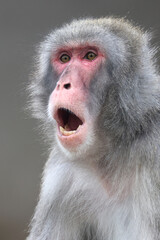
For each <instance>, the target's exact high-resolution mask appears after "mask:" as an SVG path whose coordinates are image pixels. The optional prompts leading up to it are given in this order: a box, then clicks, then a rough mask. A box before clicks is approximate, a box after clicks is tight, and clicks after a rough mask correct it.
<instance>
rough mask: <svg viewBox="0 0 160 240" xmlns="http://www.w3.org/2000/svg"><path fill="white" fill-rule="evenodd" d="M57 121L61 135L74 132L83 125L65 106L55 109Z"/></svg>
mask: <svg viewBox="0 0 160 240" xmlns="http://www.w3.org/2000/svg"><path fill="white" fill-rule="evenodd" d="M57 122H58V124H59V130H60V133H61V134H62V135H63V136H70V135H72V134H75V133H76V132H78V130H79V128H80V127H81V126H82V125H83V122H82V120H81V119H80V118H79V117H78V116H77V115H75V114H74V113H73V112H72V111H70V110H69V109H66V108H59V109H58V110H57Z"/></svg>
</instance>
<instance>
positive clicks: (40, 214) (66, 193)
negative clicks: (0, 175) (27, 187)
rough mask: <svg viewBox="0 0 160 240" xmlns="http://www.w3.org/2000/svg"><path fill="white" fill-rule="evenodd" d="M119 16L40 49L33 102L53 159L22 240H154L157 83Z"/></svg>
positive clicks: (159, 128) (159, 193)
mask: <svg viewBox="0 0 160 240" xmlns="http://www.w3.org/2000/svg"><path fill="white" fill-rule="evenodd" d="M154 55H155V49H154V48H152V47H151V46H150V36H149V35H148V34H147V33H145V32H143V31H142V30H141V29H140V28H138V27H135V26H133V25H132V24H131V23H129V22H128V21H126V20H124V19H116V18H100V19H92V18H90V19H81V20H74V21H72V22H71V23H70V24H66V25H64V26H62V27H61V28H60V29H56V30H55V31H53V32H51V33H50V34H49V35H48V36H47V37H46V38H45V39H44V41H43V42H42V43H41V44H40V46H39V48H38V54H37V58H36V59H37V63H36V66H35V71H34V74H33V75H32V81H31V83H30V85H29V91H30V105H31V108H32V110H33V113H34V115H35V116H36V117H37V118H39V119H40V120H41V123H42V124H43V130H44V132H45V133H47V134H46V137H48V138H47V139H48V141H49V143H50V148H51V153H50V156H49V160H48V161H47V163H46V165H45V168H44V173H43V178H42V186H41V192H40V198H39V202H38V205H37V207H36V210H35V214H34V217H33V220H32V222H31V226H30V233H29V236H28V238H27V240H159V239H160V76H159V73H158V69H157V67H156V62H155V57H154Z"/></svg>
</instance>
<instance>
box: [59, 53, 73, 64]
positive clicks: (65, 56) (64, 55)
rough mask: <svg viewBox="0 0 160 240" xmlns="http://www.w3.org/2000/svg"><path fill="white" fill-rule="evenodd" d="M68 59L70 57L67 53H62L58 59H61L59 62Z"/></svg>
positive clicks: (64, 61)
mask: <svg viewBox="0 0 160 240" xmlns="http://www.w3.org/2000/svg"><path fill="white" fill-rule="evenodd" d="M70 59H71V58H70V56H68V55H67V54H63V55H62V56H61V57H60V60H61V62H63V63H66V62H69V60H70Z"/></svg>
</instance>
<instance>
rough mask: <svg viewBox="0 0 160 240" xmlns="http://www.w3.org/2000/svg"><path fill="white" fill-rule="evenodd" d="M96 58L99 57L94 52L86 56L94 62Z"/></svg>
mask: <svg viewBox="0 0 160 240" xmlns="http://www.w3.org/2000/svg"><path fill="white" fill-rule="evenodd" d="M96 57H97V55H96V54H95V53H94V52H88V53H87V54H86V55H85V57H84V58H85V59H88V60H90V61H92V60H94V59H95V58H96Z"/></svg>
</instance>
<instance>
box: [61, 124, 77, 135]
mask: <svg viewBox="0 0 160 240" xmlns="http://www.w3.org/2000/svg"><path fill="white" fill-rule="evenodd" d="M68 129H69V127H68V125H65V127H64V128H63V127H61V126H60V132H61V133H62V134H63V135H65V136H70V135H72V134H73V133H75V132H76V130H73V131H68Z"/></svg>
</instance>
